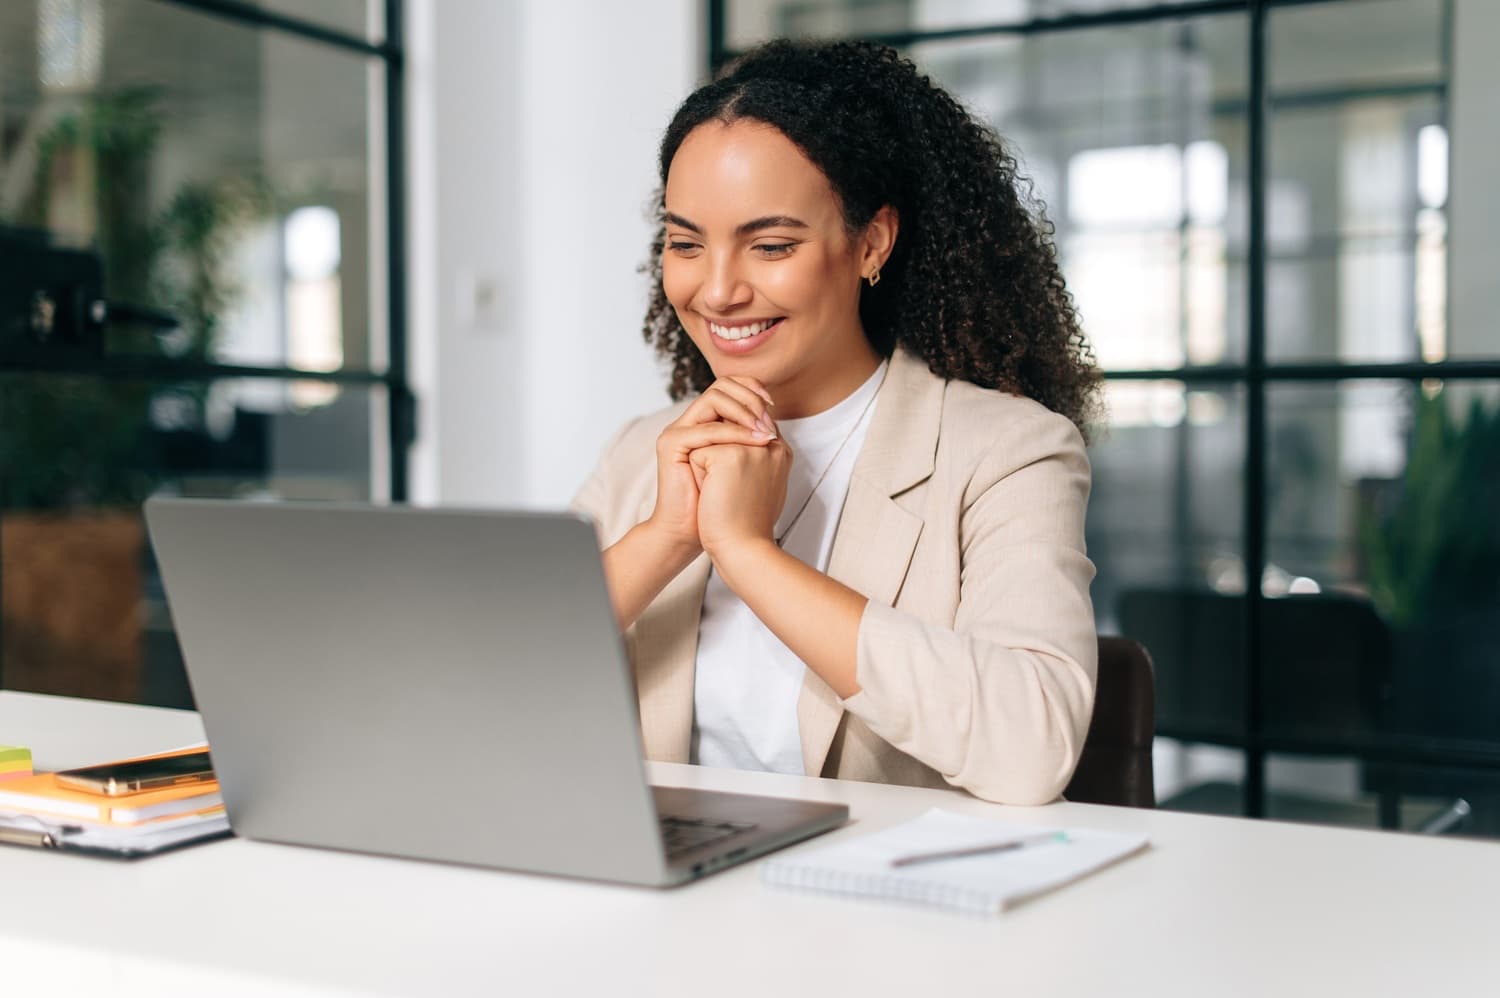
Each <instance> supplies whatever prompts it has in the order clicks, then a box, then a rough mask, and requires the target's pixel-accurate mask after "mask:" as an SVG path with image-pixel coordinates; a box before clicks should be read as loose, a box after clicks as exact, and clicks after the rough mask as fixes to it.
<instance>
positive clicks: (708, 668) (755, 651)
mask: <svg viewBox="0 0 1500 998" xmlns="http://www.w3.org/2000/svg"><path fill="white" fill-rule="evenodd" d="M886 366H887V365H886V363H884V362H883V363H881V365H880V367H878V368H877V369H876V370H875V373H874V374H872V375H870V377H869V379H868V380H866V381H865V383H864V384H862V385H860V386H859V387H858V388H857V389H855V390H854V394H852V395H850V396H849V397H848V398H846V399H844V400H843V401H842V402H840V403H839V404H838V405H835V406H834V407H833V408H831V409H828V410H825V411H824V412H820V413H818V414H817V415H814V416H808V417H806V418H805V419H783V420H777V422H776V428H777V431H778V432H779V433H780V434H781V436H782V438H783V439H784V440H785V441H786V442H787V445H788V446H790V447H791V449H792V469H791V472H790V475H789V477H788V479H787V494H786V505H785V506H784V507H782V512H781V517H780V518H779V519H778V520H777V521H776V530H775V536H777V537H781V536H782V534H783V532H784V531H786V530H787V528H788V526H790V527H791V532H790V533H788V534H786V536H785V539H784V541H783V543H782V549H783V550H784V551H786V552H787V554H790V555H792V556H793V557H794V558H796V559H798V560H799V561H802V562H804V563H806V564H808V565H811V566H812V567H813V568H816V569H817V570H818V571H820V572H823V571H827V569H828V557H829V555H830V553H831V552H832V551H833V535H834V532H835V530H837V529H838V522H839V514H840V513H841V512H842V511H843V508H844V497H845V496H846V495H848V493H849V478H850V476H851V475H852V474H853V472H854V461H855V458H856V457H858V456H859V449H860V446H861V444H863V442H864V438H865V433H866V432H867V431H868V430H869V427H870V419H871V416H872V415H873V414H874V411H875V406H874V400H875V395H876V393H877V392H879V390H880V384H881V381H882V380H883V379H884V378H885V369H886ZM824 469H827V472H826V474H825V471H824ZM820 477H821V481H819V478H820ZM815 484H816V488H817V491H816V493H814V492H813V489H814V485H815ZM809 497H810V498H809ZM804 502H806V508H805V509H804V508H803V503H804ZM799 510H800V511H801V512H800V515H799V512H798V511H799ZM806 670H807V667H806V666H805V665H803V664H802V660H801V659H799V658H798V657H797V656H796V655H794V654H792V650H791V649H790V648H788V647H787V646H786V645H784V644H782V642H781V639H780V638H778V637H777V636H776V635H774V634H772V633H771V631H770V630H769V629H768V628H767V627H766V625H765V624H762V623H761V622H760V618H758V617H756V616H755V614H754V613H752V612H751V610H750V608H749V607H748V606H746V605H745V604H744V602H743V601H741V600H740V598H739V597H738V596H736V595H735V594H734V592H733V590H731V589H730V588H729V587H728V586H727V585H725V584H724V580H723V579H722V578H720V577H719V573H718V572H711V573H710V574H709V577H708V589H707V590H706V591H705V592H704V594H703V612H702V616H701V617H700V619H699V623H698V664H697V674H696V678H695V679H694V686H693V743H692V756H691V759H692V761H693V762H696V763H699V764H700V765H704V766H720V767H726V768H730V769H758V770H769V771H771V772H775V773H794V774H798V775H800V774H801V773H802V740H801V736H800V733H799V731H798V728H797V698H798V695H799V694H800V693H801V691H802V682H803V677H804V675H805V674H806Z"/></svg>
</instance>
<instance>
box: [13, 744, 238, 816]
mask: <svg viewBox="0 0 1500 998" xmlns="http://www.w3.org/2000/svg"><path fill="white" fill-rule="evenodd" d="M201 751H202V749H201V748H190V749H180V750H177V751H174V752H158V753H156V754H154V755H148V756H139V757H138V758H141V759H160V758H164V757H166V756H173V755H183V754H186V753H188V752H201ZM123 761H134V760H123ZM223 800H224V799H223V797H221V796H220V795H219V784H218V782H217V781H216V780H210V781H208V782H205V783H192V784H186V785H184V786H180V787H167V788H165V789H163V790H147V791H145V792H144V793H138V794H129V795H128V796H123V797H109V796H106V795H104V794H92V793H89V792H88V791H85V790H72V789H69V788H66V787H60V786H58V785H57V780H56V777H55V774H53V773H37V774H36V775H35V776H26V777H22V778H21V779H18V780H6V781H5V782H4V783H0V810H3V811H22V812H26V813H30V814H38V815H50V816H53V817H69V818H82V819H84V820H86V821H99V822H108V823H110V824H117V825H120V824H123V825H134V824H138V823H140V822H142V821H151V820H152V819H154V818H165V817H168V816H169V815H177V814H191V813H192V812H194V811H202V810H204V809H205V808H211V807H216V806H217V805H219V804H222V803H223Z"/></svg>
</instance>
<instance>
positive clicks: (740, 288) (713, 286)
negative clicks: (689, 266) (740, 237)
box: [703, 253, 755, 315]
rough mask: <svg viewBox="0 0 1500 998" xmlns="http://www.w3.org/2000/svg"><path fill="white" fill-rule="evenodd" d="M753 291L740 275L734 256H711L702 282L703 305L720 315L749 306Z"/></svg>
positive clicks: (727, 254) (716, 254)
mask: <svg viewBox="0 0 1500 998" xmlns="http://www.w3.org/2000/svg"><path fill="white" fill-rule="evenodd" d="M754 296H755V291H754V289H753V288H751V287H750V284H749V283H748V282H747V281H746V280H745V279H744V276H743V275H742V274H741V273H740V271H739V267H738V266H737V265H736V261H735V258H734V254H732V253H715V254H711V255H710V257H709V261H708V274H707V275H706V276H705V278H704V281H703V305H704V307H705V308H707V309H708V310H709V311H710V312H716V313H718V314H720V315H723V314H724V313H726V312H728V311H729V310H730V309H733V308H737V307H739V306H742V305H748V304H750V300H751V299H752V298H753V297H754Z"/></svg>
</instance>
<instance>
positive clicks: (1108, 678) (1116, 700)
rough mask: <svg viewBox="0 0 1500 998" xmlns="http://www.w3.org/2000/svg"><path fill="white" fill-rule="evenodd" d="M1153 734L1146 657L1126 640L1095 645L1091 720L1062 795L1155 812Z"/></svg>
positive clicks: (1153, 700)
mask: <svg viewBox="0 0 1500 998" xmlns="http://www.w3.org/2000/svg"><path fill="white" fill-rule="evenodd" d="M1155 733H1156V680H1155V678H1154V676H1153V675H1152V671H1151V656H1150V655H1148V654H1146V649H1145V648H1143V647H1141V645H1140V644H1138V643H1136V642H1134V641H1131V640H1130V639H1129V638H1106V637H1101V638H1100V639H1099V682H1098V687H1097V689H1096V690H1095V693H1094V716H1093V719H1092V720H1090V721H1089V733H1088V737H1087V738H1085V739H1084V742H1083V755H1082V756H1081V757H1080V758H1079V760H1078V768H1077V769H1076V770H1074V771H1073V779H1072V780H1071V781H1070V782H1069V783H1068V787H1067V789H1066V790H1064V791H1063V796H1064V797H1066V798H1067V799H1068V800H1070V801H1078V802H1080V803H1083V804H1122V805H1126V806H1128V807H1155V806H1156V789H1155V786H1154V784H1153V782H1152V770H1151V738H1152V736H1153V735H1154V734H1155Z"/></svg>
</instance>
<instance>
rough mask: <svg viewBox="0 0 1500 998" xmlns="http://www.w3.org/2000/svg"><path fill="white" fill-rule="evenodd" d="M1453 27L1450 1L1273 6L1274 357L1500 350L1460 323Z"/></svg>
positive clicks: (1491, 333) (1499, 342)
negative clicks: (1449, 34)
mask: <svg viewBox="0 0 1500 998" xmlns="http://www.w3.org/2000/svg"><path fill="white" fill-rule="evenodd" d="M1446 23H1447V22H1446V21H1445V19H1444V13H1443V5H1442V3H1441V2H1439V0H1394V2H1392V0H1372V2H1368V3H1358V4H1351V3H1336V4H1318V5H1312V6H1308V7H1298V8H1295V9H1292V8H1278V9H1275V10H1273V11H1272V12H1271V15H1270V33H1271V42H1270V45H1269V52H1270V67H1269V76H1270V88H1271V93H1272V102H1271V134H1270V137H1269V143H1270V176H1269V178H1268V194H1269V203H1268V205H1267V230H1266V231H1267V240H1268V249H1269V254H1270V259H1269V261H1268V269H1267V280H1268V285H1269V288H1268V303H1267V351H1268V356H1269V357H1270V358H1271V359H1272V360H1274V361H1299V360H1328V359H1341V360H1348V361H1354V362H1379V361H1390V362H1403V361H1414V360H1428V361H1441V360H1446V359H1448V358H1450V357H1455V356H1460V355H1464V354H1467V355H1469V356H1473V355H1475V354H1480V355H1484V354H1490V355H1493V354H1494V353H1496V352H1497V351H1500V333H1497V332H1496V331H1495V330H1494V328H1493V324H1490V325H1488V326H1487V327H1486V328H1484V329H1482V330H1475V331H1470V332H1468V333H1467V334H1466V335H1465V336H1463V337H1459V336H1456V335H1455V332H1456V331H1455V330H1452V329H1450V316H1449V307H1448V286H1449V273H1448V271H1449V267H1450V262H1451V258H1450V252H1449V231H1448V230H1449V224H1450V220H1449V212H1448V177H1449V172H1450V170H1449V163H1448V147H1449V143H1448V134H1449V128H1450V125H1451V122H1450V121H1449V118H1448V113H1447V107H1446V101H1445V94H1446V93H1447V92H1448V91H1447V83H1448V81H1447V72H1448V71H1447V68H1446V67H1445V66H1444V62H1443V51H1442V50H1443V32H1444V30H1445V28H1446ZM1462 142H1463V140H1462V138H1459V139H1458V140H1457V141H1456V142H1455V143H1454V145H1455V148H1461V146H1462ZM1476 193H1480V192H1476ZM1480 196H1481V197H1482V198H1487V197H1488V192H1487V190H1486V191H1484V192H1482V193H1480ZM1476 203H1477V202H1476Z"/></svg>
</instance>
